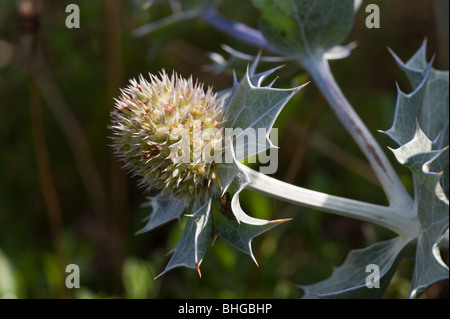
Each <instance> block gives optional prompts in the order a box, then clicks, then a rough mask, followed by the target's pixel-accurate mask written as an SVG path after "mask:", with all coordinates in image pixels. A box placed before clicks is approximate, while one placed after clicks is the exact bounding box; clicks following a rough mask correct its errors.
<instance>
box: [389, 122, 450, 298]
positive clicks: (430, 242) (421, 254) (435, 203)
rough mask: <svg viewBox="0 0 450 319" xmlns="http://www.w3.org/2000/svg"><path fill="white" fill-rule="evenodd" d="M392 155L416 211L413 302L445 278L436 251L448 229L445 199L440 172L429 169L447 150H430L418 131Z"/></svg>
mask: <svg viewBox="0 0 450 319" xmlns="http://www.w3.org/2000/svg"><path fill="white" fill-rule="evenodd" d="M393 152H394V155H395V157H396V158H397V160H398V161H399V162H400V163H401V164H403V165H405V166H407V167H408V168H409V169H410V170H411V172H412V173H413V176H414V189H415V200H416V210H417V214H418V216H419V221H420V225H421V232H420V235H419V238H418V240H417V251H416V265H415V268H414V274H413V279H412V283H411V292H410V296H411V297H413V298H417V297H419V296H420V295H421V294H422V293H423V291H425V290H426V289H427V288H428V287H429V286H430V285H431V284H433V283H435V282H437V281H439V280H444V279H447V278H448V266H447V265H445V263H444V262H443V261H442V258H441V256H440V253H439V247H438V244H439V242H440V240H441V238H442V236H443V234H444V231H445V230H446V229H448V222H449V216H448V199H447V196H446V195H445V193H444V190H443V188H442V186H441V184H440V183H439V180H440V177H441V175H442V173H443V172H442V171H433V168H432V167H433V166H436V165H435V164H436V163H438V162H436V160H437V159H438V158H439V157H440V156H441V155H442V154H443V153H445V152H447V153H448V147H447V148H446V149H441V150H434V145H433V142H432V141H431V140H429V139H428V137H427V136H426V135H425V134H424V133H423V132H422V130H421V129H420V128H418V129H417V132H416V135H415V136H414V138H413V139H412V140H411V141H410V142H408V143H406V144H404V145H402V146H401V147H399V148H398V149H396V150H393ZM447 158H448V156H447ZM433 164H434V165H433ZM437 166H439V165H437ZM435 168H439V167H435Z"/></svg>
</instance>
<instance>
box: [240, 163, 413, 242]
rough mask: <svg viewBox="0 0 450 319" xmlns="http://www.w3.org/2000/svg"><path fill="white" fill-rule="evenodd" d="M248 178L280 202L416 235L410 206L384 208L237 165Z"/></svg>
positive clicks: (257, 188) (258, 189)
mask: <svg viewBox="0 0 450 319" xmlns="http://www.w3.org/2000/svg"><path fill="white" fill-rule="evenodd" d="M240 168H241V170H243V171H244V172H245V173H246V174H247V176H248V177H249V178H250V181H251V183H250V185H248V186H247V188H249V189H252V190H255V191H258V192H261V193H263V194H265V195H268V196H271V197H274V198H278V199H281V200H283V201H286V202H289V203H292V204H296V205H301V206H305V207H309V208H313V209H317V210H321V211H325V212H328V213H333V214H336V215H340V216H345V217H350V218H354V219H358V220H362V221H366V222H371V223H374V224H377V225H380V226H383V227H385V228H387V229H390V230H392V231H394V232H395V233H397V234H399V235H401V236H405V237H407V238H410V237H415V236H417V234H418V232H419V226H420V225H419V222H418V220H417V219H416V218H414V217H411V214H410V212H411V210H412V207H387V206H381V205H375V204H369V203H365V202H361V201H357V200H353V199H347V198H343V197H339V196H333V195H328V194H325V193H321V192H317V191H313V190H309V189H306V188H302V187H298V186H294V185H292V184H288V183H285V182H282V181H280V180H278V179H275V178H272V177H270V176H267V175H265V174H262V173H260V172H257V171H255V170H253V169H251V168H249V167H247V166H245V165H240Z"/></svg>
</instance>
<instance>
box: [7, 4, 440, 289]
mask: <svg viewBox="0 0 450 319" xmlns="http://www.w3.org/2000/svg"><path fill="white" fill-rule="evenodd" d="M72 2H73V3H76V4H78V5H79V8H80V13H81V21H80V22H81V26H80V28H79V29H68V28H66V26H65V20H66V17H67V15H68V13H66V12H65V9H66V6H67V5H68V4H70V3H72ZM373 2H374V3H375V2H376V3H377V4H378V5H379V7H380V11H381V28H380V29H368V28H366V26H365V24H364V21H365V18H366V15H367V13H365V12H364V7H365V5H366V3H363V4H362V7H361V9H360V11H359V13H358V14H357V16H356V20H355V25H354V28H353V30H352V33H351V35H350V37H349V38H348V40H347V41H348V42H350V41H356V42H357V44H358V46H357V48H356V49H355V50H354V51H353V52H352V54H351V56H350V57H348V58H347V59H344V60H339V61H333V62H332V63H331V66H332V69H333V71H334V73H335V76H336V79H337V81H338V83H339V84H340V85H341V88H342V90H343V92H344V93H345V95H346V96H347V97H348V99H349V101H350V102H351V103H352V105H353V106H354V107H355V110H356V111H357V112H358V113H359V114H360V116H361V118H362V119H363V120H364V121H365V122H366V124H367V126H368V127H369V129H370V130H371V131H372V132H374V135H375V137H376V138H377V140H378V141H379V142H380V144H381V145H386V146H393V147H394V146H395V145H393V143H392V142H391V141H390V140H389V139H388V138H386V137H385V136H383V135H382V134H380V133H377V131H376V130H378V129H387V128H389V127H390V125H391V123H392V119H393V114H394V106H395V100H396V85H395V84H396V82H397V83H398V84H399V86H400V87H401V88H402V89H403V90H406V91H408V90H409V86H408V83H407V81H406V78H405V77H404V75H403V74H402V73H401V72H400V70H399V69H398V68H397V67H396V65H395V63H394V60H393V58H392V57H391V56H390V54H389V53H388V50H387V47H390V48H392V49H393V50H394V51H395V52H396V53H397V54H398V56H399V57H401V58H402V59H404V60H406V59H408V58H409V57H410V56H411V55H412V54H413V53H414V52H415V51H416V50H417V49H418V48H419V46H420V45H421V42H422V41H423V40H424V38H426V39H427V40H428V53H429V58H431V57H432V55H433V54H436V56H435V59H436V60H435V64H434V66H435V67H436V68H440V69H448V1H446V0H436V1H419V0H414V1H411V0H395V1H392V0H391V1H388V0H378V1H373ZM32 3H33V4H34V6H33V7H32V8H31V9H30V7H27V6H26V5H24V2H23V1H14V0H2V1H1V2H0V146H1V149H0V298H2V297H4V298H6V297H17V298H73V297H74V298H104V297H106V298H116V297H117V298H298V297H300V296H301V291H300V290H299V289H298V288H297V285H298V284H309V283H313V282H316V281H319V280H322V279H325V278H326V277H327V276H329V275H330V274H331V271H332V267H333V266H338V265H339V264H340V263H342V261H343V260H344V258H345V256H346V254H347V253H348V252H349V250H350V249H353V248H362V247H365V246H367V245H368V244H370V243H372V242H373V241H374V240H375V239H383V238H390V237H392V236H393V234H392V233H390V232H388V231H386V230H384V229H381V228H378V227H374V226H372V225H368V224H366V223H362V222H358V221H354V220H350V219H347V218H343V217H337V216H332V215H329V214H325V213H322V212H318V211H312V210H309V209H306V208H302V207H297V206H292V205H289V204H285V203H282V202H279V201H277V200H273V199H271V198H267V197H264V196H262V195H259V194H257V193H254V192H250V191H248V190H245V191H244V194H243V195H242V196H241V198H242V206H243V208H244V209H245V211H246V212H247V213H248V214H249V215H251V216H255V217H259V218H267V219H274V218H293V220H292V221H290V222H288V223H285V224H283V225H281V226H278V227H277V228H275V229H273V230H271V231H269V232H268V233H266V234H264V235H263V236H260V237H258V238H257V239H255V240H254V242H253V249H254V253H255V256H256V258H257V260H258V263H259V267H257V266H256V265H255V264H254V263H253V261H252V260H251V258H250V257H248V256H247V255H244V254H243V253H241V252H239V251H237V250H235V249H234V248H232V247H231V246H230V245H228V244H227V243H226V242H224V241H223V240H220V239H218V240H217V241H216V242H215V244H214V246H212V247H211V248H210V249H209V250H208V252H207V254H206V256H205V260H204V261H203V263H202V278H199V277H198V274H197V272H195V271H192V270H190V269H185V268H179V269H175V270H173V271H171V272H169V273H168V274H166V275H165V276H163V277H161V278H159V279H157V280H154V279H153V278H154V277H155V276H156V275H158V274H159V273H160V272H161V271H162V270H163V269H164V267H165V264H166V263H167V261H168V256H166V253H167V252H169V251H170V249H171V248H172V247H173V246H174V245H175V243H176V241H177V239H178V238H179V236H180V234H181V230H182V224H183V220H182V221H181V225H179V224H177V223H176V222H174V223H171V224H168V225H166V226H163V227H161V228H159V229H157V230H155V231H153V232H151V233H146V234H143V235H138V236H136V235H135V232H136V231H138V230H139V229H140V228H141V227H142V226H143V225H144V223H143V218H144V217H146V216H147V215H148V214H149V212H150V209H149V208H142V207H141V206H140V205H141V203H143V202H144V201H145V199H146V196H148V195H149V194H145V193H144V191H143V190H142V189H139V188H137V187H136V185H137V181H136V180H135V179H133V178H131V177H130V176H127V175H126V174H125V173H124V172H123V171H122V170H121V169H120V165H121V164H120V163H119V162H118V161H117V160H116V159H115V158H114V156H113V154H112V150H111V148H110V147H108V144H109V140H108V135H109V134H110V132H109V131H108V129H107V125H108V122H109V112H110V111H111V109H112V107H113V104H114V101H113V97H115V96H118V94H119V88H121V87H124V86H125V85H126V84H127V82H128V79H130V78H132V77H136V76H138V75H139V74H140V73H142V74H144V75H145V74H147V73H148V72H151V73H156V72H158V70H160V69H162V68H165V69H166V70H167V71H168V72H171V71H172V69H174V70H176V71H177V72H179V73H181V74H182V75H184V76H189V75H191V74H192V75H193V76H194V78H198V79H199V80H200V81H202V82H204V83H206V85H211V86H213V87H214V88H215V89H216V90H217V91H218V90H222V89H225V88H228V87H229V86H230V85H231V84H232V74H231V72H226V73H223V74H220V75H214V74H212V73H210V72H206V71H205V66H206V65H208V64H210V63H211V61H210V60H209V58H208V56H207V53H208V52H219V53H222V54H224V55H226V53H224V52H223V50H222V49H221V45H222V44H227V45H229V46H231V47H233V48H235V49H238V50H241V51H243V52H246V53H249V54H253V55H255V54H256V53H257V52H258V49H257V48H253V47H250V46H248V45H246V44H243V43H240V42H238V41H237V40H234V39H232V38H231V37H229V36H227V35H225V34H222V33H219V32H218V31H216V30H214V29H213V28H211V27H209V26H208V25H206V24H205V23H204V22H202V21H201V20H199V19H192V20H188V21H185V22H181V23H177V24H173V25H170V26H167V27H165V28H161V29H159V30H157V31H156V32H153V33H152V34H148V35H145V36H142V37H135V36H133V34H132V31H133V30H134V29H136V28H138V27H139V26H142V25H144V24H147V23H149V22H151V21H156V20H158V19H161V18H164V17H166V16H169V15H171V8H170V6H169V5H167V4H166V3H165V2H164V1H157V2H156V3H155V4H154V5H153V6H151V7H150V8H148V9H143V8H142V5H145V3H146V1H137V0H135V1H118V0H103V1H88V0H79V1H75V0H74V1H46V0H42V1H35V2H32ZM172 3H175V2H174V1H172ZM182 3H184V1H183V2H182ZM218 9H219V11H220V12H221V13H222V14H224V15H225V16H228V17H230V18H232V19H235V20H237V21H241V22H244V23H246V24H248V25H250V26H252V27H254V28H256V27H257V23H258V19H259V12H258V11H257V10H256V9H255V8H254V7H253V6H252V4H251V2H250V1H222V2H221V4H220V5H219V8H218ZM246 64H247V62H244V61H238V62H237V63H236V64H234V65H233V68H234V69H235V70H236V72H237V74H238V75H239V74H242V73H243V71H244V70H245V67H246ZM273 66H275V65H274V64H270V63H263V64H262V65H261V66H260V68H261V69H262V68H269V67H273ZM278 75H279V79H278V80H277V85H278V86H279V87H292V86H294V85H299V84H302V83H304V82H306V81H308V80H309V78H308V75H307V74H305V73H304V72H303V71H302V69H301V68H300V66H298V65H294V64H290V63H288V65H287V66H286V67H285V68H283V69H281V70H280V71H279V72H278ZM275 127H277V128H278V129H279V136H278V145H279V146H280V149H279V169H278V171H277V173H276V174H274V176H275V177H277V178H279V179H281V180H285V181H288V182H290V183H293V184H296V185H300V186H303V187H307V188H311V189H314V190H319V191H322V192H327V193H330V194H334V195H340V196H344V197H348V198H354V199H358V200H364V201H367V202H372V203H379V204H385V203H386V199H385V197H384V195H383V192H382V190H381V188H380V187H379V186H378V184H377V182H376V179H375V178H374V176H373V173H372V171H371V169H370V167H369V166H368V165H367V162H366V161H365V159H364V158H363V156H362V154H361V152H360V151H359V149H358V148H357V146H356V145H355V144H354V142H353V141H352V139H351V137H350V136H349V135H348V134H347V133H346V132H345V130H344V129H343V127H342V126H341V124H340V123H339V122H338V121H337V119H336V117H335V116H334V114H333V112H332V111H331V110H330V109H329V108H328V106H327V105H326V103H325V102H324V100H323V98H322V97H321V95H320V93H319V92H318V91H317V89H316V87H315V86H314V83H312V84H311V85H309V86H308V87H306V88H305V89H303V90H302V91H301V92H300V93H299V94H298V95H297V96H296V97H295V98H293V99H292V100H291V102H290V103H289V104H288V105H287V106H286V108H285V109H284V110H283V112H282V114H281V116H280V117H279V119H278V120H277V123H276V125H275ZM386 151H387V153H388V156H389V158H390V159H391V160H392V162H393V163H395V159H394V158H393V156H392V154H390V152H389V151H388V150H386ZM394 166H395V167H396V168H398V172H399V174H400V176H401V178H402V180H403V181H404V183H405V185H406V186H407V187H408V189H410V190H411V188H412V187H411V179H410V174H409V172H408V171H407V170H406V169H404V168H403V167H400V166H399V165H397V164H394ZM412 263H413V261H412V260H409V261H408V260H407V261H405V262H404V263H402V264H401V265H400V268H399V271H398V272H397V274H396V276H395V277H394V279H393V282H392V285H391V286H390V287H389V289H388V291H387V294H386V297H387V298H404V297H406V296H407V294H408V291H409V279H408V278H410V276H411V272H412ZM67 264H77V265H78V266H79V267H80V271H81V288H79V289H72V290H69V289H67V288H66V287H65V285H64V281H65V278H66V276H67V273H65V267H66V265H67ZM424 298H448V281H447V282H441V283H438V284H435V285H433V286H432V287H431V288H430V289H429V290H428V291H427V293H426V294H425V295H424Z"/></svg>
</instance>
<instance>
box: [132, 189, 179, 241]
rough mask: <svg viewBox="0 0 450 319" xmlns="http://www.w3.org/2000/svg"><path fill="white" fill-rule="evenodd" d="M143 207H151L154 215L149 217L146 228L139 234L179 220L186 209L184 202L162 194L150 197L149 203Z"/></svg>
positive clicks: (139, 232)
mask: <svg viewBox="0 0 450 319" xmlns="http://www.w3.org/2000/svg"><path fill="white" fill-rule="evenodd" d="M143 206H144V207H145V206H151V207H152V213H151V214H150V216H149V217H148V222H147V224H146V225H145V227H144V228H142V229H141V230H139V231H138V232H137V234H142V233H145V232H148V231H150V230H153V229H155V228H156V227H158V226H161V225H163V224H165V223H168V222H169V221H171V220H173V219H178V220H179V219H180V217H181V214H182V213H183V211H184V208H185V207H184V204H183V201H181V200H178V199H176V198H170V197H169V196H163V195H160V194H159V195H156V196H154V197H150V198H149V201H148V202H147V203H145V204H144V205H143Z"/></svg>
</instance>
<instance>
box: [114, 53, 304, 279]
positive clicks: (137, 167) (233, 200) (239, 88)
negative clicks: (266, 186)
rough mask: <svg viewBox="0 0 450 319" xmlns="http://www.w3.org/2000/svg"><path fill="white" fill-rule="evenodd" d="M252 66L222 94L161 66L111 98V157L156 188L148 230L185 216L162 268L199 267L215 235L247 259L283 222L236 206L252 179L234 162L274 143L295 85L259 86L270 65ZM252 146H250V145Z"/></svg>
mask: <svg viewBox="0 0 450 319" xmlns="http://www.w3.org/2000/svg"><path fill="white" fill-rule="evenodd" d="M256 64H257V61H256V62H255V64H253V65H252V67H251V68H249V70H248V71H247V73H246V75H245V76H244V78H243V79H242V80H241V81H240V83H236V84H235V86H234V88H233V89H232V90H231V91H228V92H223V94H221V97H217V95H216V94H213V93H212V89H211V88H208V90H207V91H206V92H205V90H204V89H203V85H201V84H199V83H197V82H195V83H194V81H193V79H192V78H189V79H184V78H182V77H180V76H178V75H177V74H176V73H173V74H172V75H171V76H168V75H167V74H166V73H165V71H162V72H161V73H160V75H159V77H157V76H155V75H150V81H147V80H146V79H145V78H144V77H143V76H140V77H139V80H138V81H136V80H134V79H133V80H131V81H130V85H129V86H128V87H127V88H126V89H125V90H123V91H122V96H121V97H120V98H119V99H117V100H116V108H115V111H114V112H113V113H112V121H113V124H112V125H111V128H112V130H113V131H114V135H113V140H114V147H115V149H116V152H117V155H118V156H119V157H120V158H122V159H123V160H124V161H125V162H126V164H125V165H124V167H125V168H126V169H127V170H128V171H129V172H130V173H131V174H133V175H136V176H138V177H140V184H141V185H142V186H145V187H147V188H148V189H156V190H159V191H160V193H159V195H157V196H155V197H153V198H151V199H150V202H149V204H150V205H151V206H152V208H153V212H152V214H151V215H150V218H149V220H148V222H147V225H146V226H145V227H144V228H143V229H142V230H141V231H140V232H144V231H149V230H152V229H154V228H155V227H157V226H159V225H162V224H164V223H166V222H168V221H170V220H173V219H179V218H180V217H181V216H182V215H184V216H186V217H187V218H188V221H187V224H186V226H185V230H184V232H183V234H182V236H181V239H180V241H179V242H178V244H177V245H176V246H175V248H174V249H173V256H172V258H171V259H170V261H169V264H168V265H167V267H166V269H165V270H164V271H163V272H162V273H161V275H162V274H164V273H165V272H167V271H168V270H170V269H172V268H175V267H179V266H185V267H189V268H194V269H197V271H198V272H199V274H201V273H200V264H201V263H202V261H203V257H204V255H205V252H206V250H207V248H208V247H209V246H210V244H211V243H212V240H213V239H214V237H215V236H220V237H222V238H224V239H225V240H227V241H228V242H230V243H231V244H232V245H234V246H235V247H236V248H238V249H240V250H242V251H243V252H245V253H248V254H249V255H250V256H251V257H252V258H253V259H254V256H253V253H252V249H251V241H252V239H253V238H254V237H256V236H257V235H259V234H261V233H263V232H265V231H267V230H269V229H271V228H273V227H275V226H276V225H278V224H280V223H282V222H284V221H285V220H272V221H268V220H260V219H256V218H252V217H250V216H248V215H247V214H246V213H245V212H244V211H243V210H242V209H241V207H240V205H239V192H240V191H241V190H242V189H243V188H244V187H245V186H247V185H248V184H249V183H250V180H249V179H248V177H247V175H246V174H245V172H243V170H242V166H243V165H242V164H240V163H239V162H238V160H242V159H244V158H246V157H249V156H252V155H255V154H256V153H260V152H263V151H266V150H267V149H269V148H270V147H272V143H271V142H270V140H269V139H268V135H269V132H270V130H271V128H272V126H273V124H274V121H275V119H276V117H277V115H278V113H279V112H280V111H281V109H282V108H283V106H284V105H285V104H286V103H287V101H288V100H289V99H290V98H291V97H292V96H293V95H294V94H295V93H296V92H298V91H299V90H300V89H301V88H302V86H301V87H298V88H294V89H276V88H272V87H271V84H270V85H268V86H263V85H262V81H263V80H264V78H265V77H266V76H268V75H270V74H271V73H273V72H274V71H275V69H273V70H270V71H266V72H263V73H259V74H257V73H255V69H256ZM250 144H253V145H254V146H255V147H251V146H250Z"/></svg>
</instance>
